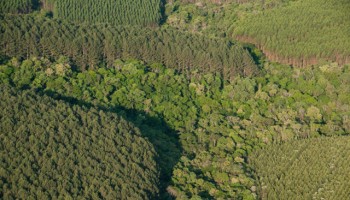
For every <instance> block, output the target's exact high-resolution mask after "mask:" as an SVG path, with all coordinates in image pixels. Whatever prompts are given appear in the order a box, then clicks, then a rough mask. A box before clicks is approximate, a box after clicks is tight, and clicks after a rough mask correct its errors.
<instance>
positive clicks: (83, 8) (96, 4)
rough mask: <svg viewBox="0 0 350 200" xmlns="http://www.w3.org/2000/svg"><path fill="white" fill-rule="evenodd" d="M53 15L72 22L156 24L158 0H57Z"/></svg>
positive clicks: (158, 14) (158, 11) (158, 12)
mask: <svg viewBox="0 0 350 200" xmlns="http://www.w3.org/2000/svg"><path fill="white" fill-rule="evenodd" d="M54 16H55V17H58V18H63V19H66V20H69V21H74V22H87V23H110V24H113V25H158V23H159V22H160V20H161V1H160V0H148V1H144V0H133V1H125V0H100V1H95V0H58V1H56V4H55V9H54Z"/></svg>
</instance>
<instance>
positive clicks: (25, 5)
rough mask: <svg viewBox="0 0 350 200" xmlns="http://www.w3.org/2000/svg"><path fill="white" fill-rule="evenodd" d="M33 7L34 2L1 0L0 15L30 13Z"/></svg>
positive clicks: (30, 0)
mask: <svg viewBox="0 0 350 200" xmlns="http://www.w3.org/2000/svg"><path fill="white" fill-rule="evenodd" d="M35 6H36V1H35V0H10V1H9V0H2V1H1V3H0V14H3V13H12V14H16V13H30V12H31V11H32V10H34V8H35Z"/></svg>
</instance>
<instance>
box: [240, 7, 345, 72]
mask: <svg viewBox="0 0 350 200" xmlns="http://www.w3.org/2000/svg"><path fill="white" fill-rule="evenodd" d="M349 10H350V2H349V1H348V0H331V1H330V0H308V1H302V0H299V1H294V2H292V3H290V4H289V5H288V6H285V7H282V8H278V9H271V10H267V11H262V12H256V13H252V14H250V15H248V16H247V17H245V18H242V19H241V20H239V22H238V24H236V26H237V28H236V29H235V32H234V35H235V37H236V38H238V39H241V40H243V41H246V42H252V43H254V44H256V45H258V46H259V48H261V49H263V51H264V52H265V54H266V55H267V56H268V58H270V59H272V60H277V61H279V62H282V63H286V64H293V65H294V66H302V67H306V66H309V65H313V64H318V63H322V62H325V61H333V62H338V63H340V64H348V63H350V41H349V38H350V31H349V30H350V24H349V21H350V12H349Z"/></svg>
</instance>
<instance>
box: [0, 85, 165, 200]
mask: <svg viewBox="0 0 350 200" xmlns="http://www.w3.org/2000/svg"><path fill="white" fill-rule="evenodd" d="M0 93H1V96H0V109H1V111H2V112H0V119H1V120H0V133H1V135H0V138H1V143H0V144H1V151H0V156H1V162H0V169H1V171H0V177H1V178H0V179H1V181H0V186H1V190H0V191H1V192H0V194H1V196H2V197H3V198H4V199H13V198H15V199H17V198H20V199H28V198H30V199H31V198H33V199H59V198H73V199H77V198H91V199H96V198H98V199H99V198H104V199H116V198H120V199H130V198H132V199H149V198H154V197H156V195H157V194H158V179H159V172H158V171H157V164H156V162H155V157H156V153H155V150H154V148H153V146H152V145H151V144H150V142H149V141H148V140H147V139H145V138H143V137H142V135H141V133H140V131H139V129H137V128H136V127H134V126H133V125H132V124H130V123H128V122H127V121H125V120H124V119H122V118H120V117H118V116H116V115H114V114H111V113H106V112H103V111H101V110H98V109H95V108H86V107H80V106H76V105H71V104H67V103H65V102H63V101H55V100H53V99H51V98H49V97H47V96H45V95H41V96H38V95H36V94H35V91H23V92H17V91H15V90H14V89H12V88H10V87H8V86H6V85H3V84H2V85H0Z"/></svg>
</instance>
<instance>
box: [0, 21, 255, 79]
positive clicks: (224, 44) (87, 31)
mask: <svg viewBox="0 0 350 200" xmlns="http://www.w3.org/2000/svg"><path fill="white" fill-rule="evenodd" d="M0 33H1V35H0V47H1V50H0V52H1V54H3V55H6V56H10V57H18V58H29V57H32V56H36V57H38V56H45V57H48V58H56V59H58V58H59V56H60V55H65V56H68V57H69V58H70V59H71V60H72V61H74V63H75V64H76V65H77V66H79V67H80V70H82V71H83V70H85V69H87V68H89V69H94V68H96V66H97V65H98V64H100V63H103V62H105V63H107V65H108V66H112V65H113V62H114V61H115V60H116V59H118V58H122V59H128V58H133V59H135V58H136V59H141V60H144V61H146V62H150V63H152V62H158V63H162V64H164V65H165V66H167V67H168V68H173V69H176V70H177V71H180V72H183V73H186V74H187V75H188V76H190V75H191V74H190V72H191V71H194V70H198V71H199V72H200V73H208V72H210V73H218V74H220V75H221V76H222V77H223V78H224V79H225V80H229V79H234V77H236V76H238V75H240V76H251V75H254V74H257V73H258V72H259V69H258V67H257V66H256V64H255V63H254V61H253V59H252V58H251V56H250V55H249V52H248V51H247V50H245V49H244V48H243V47H242V46H240V45H238V44H233V43H232V42H230V41H228V40H224V39H210V38H206V37H204V36H199V35H191V34H188V33H184V32H180V31H176V30H173V29H163V28H141V27H128V26H124V27H120V26H118V27H113V26H108V25H100V26H89V25H81V26H78V25H74V24H71V23H67V22H64V21H59V20H52V19H48V18H42V17H40V16H5V18H4V20H3V21H2V23H1V25H0Z"/></svg>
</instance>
